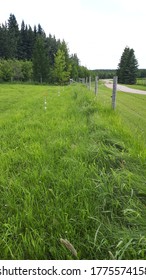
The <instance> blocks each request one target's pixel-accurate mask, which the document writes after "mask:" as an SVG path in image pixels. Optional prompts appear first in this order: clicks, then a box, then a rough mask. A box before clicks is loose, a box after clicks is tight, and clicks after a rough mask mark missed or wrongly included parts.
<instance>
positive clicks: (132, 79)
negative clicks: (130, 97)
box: [117, 47, 138, 84]
mask: <svg viewBox="0 0 146 280" xmlns="http://www.w3.org/2000/svg"><path fill="white" fill-rule="evenodd" d="M137 70H138V61H137V59H136V57H135V54H134V50H133V49H130V48H129V47H126V48H125V49H124V51H123V53H122V56H121V59H120V63H119V64H118V69H117V76H118V82H119V83H121V84H135V83H136V77H137Z"/></svg>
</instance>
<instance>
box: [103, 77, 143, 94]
mask: <svg viewBox="0 0 146 280" xmlns="http://www.w3.org/2000/svg"><path fill="white" fill-rule="evenodd" d="M103 81H104V83H105V86H106V87H108V88H111V89H112V88H113V81H112V80H103ZM117 90H118V91H124V92H128V93H135V94H146V90H139V89H133V88H129V87H126V86H123V85H119V84H117Z"/></svg>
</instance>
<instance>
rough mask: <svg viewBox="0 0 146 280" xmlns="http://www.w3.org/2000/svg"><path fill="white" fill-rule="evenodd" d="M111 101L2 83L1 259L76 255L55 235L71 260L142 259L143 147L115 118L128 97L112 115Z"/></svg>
mask: <svg viewBox="0 0 146 280" xmlns="http://www.w3.org/2000/svg"><path fill="white" fill-rule="evenodd" d="M122 94H123V93H122ZM110 95H111V93H110V90H109V89H105V87H104V86H103V85H100V89H99V94H98V97H97V99H95V98H94V95H93V92H89V91H88V90H87V89H86V88H85V87H84V86H82V85H72V86H68V87H60V88H59V87H47V86H26V85H1V87H0V101H1V108H2V110H1V135H2V139H1V164H0V166H1V167H0V168H1V172H0V174H1V175H0V183H1V186H0V207H1V217H0V258H1V259H58V260H60V259H75V258H76V257H75V256H73V255H72V254H71V252H70V251H69V250H68V249H67V248H65V247H63V245H62V243H61V242H60V238H62V239H67V240H68V241H69V242H71V243H72V245H73V246H74V247H75V249H76V250H77V254H78V255H77V258H78V259H146V235H145V231H146V220H145V216H146V203H145V198H146V188H145V183H146V174H145V170H146V149H145V144H144V140H143V137H142V136H141V132H140V130H139V135H138V133H137V134H136V135H134V130H133V128H132V131H133V132H132V131H130V129H129V128H128V125H129V116H130V113H131V111H130V110H129V111H128V112H129V115H128V117H127V118H126V117H125V120H124V119H123V120H124V122H123V120H122V118H123V117H124V114H125V115H126V114H127V111H126V110H124V108H125V106H124V104H123V101H124V98H125V100H127V101H126V102H127V103H128V104H129V107H130V106H133V98H134V97H133V95H130V94H129V95H126V96H125V95H124V94H123V95H120V94H119V95H118V102H121V104H123V109H122V110H121V111H120V108H119V107H117V112H113V111H112V110H111V108H110ZM137 100H138V102H139V104H140V103H141V104H143V106H144V104H145V102H146V99H145V97H144V98H143V97H141V96H139V97H138V99H137ZM44 103H45V104H44ZM46 103H47V104H46ZM45 107H47V109H45ZM139 114H141V115H142V114H144V111H140V107H139V106H138V107H137V108H136V111H135V115H134V116H135V117H134V118H133V116H132V115H131V119H132V120H133V126H134V123H135V126H136V125H137V121H138V119H139ZM136 120H137V121H136ZM143 121H144V122H145V121H146V118H145V116H144V115H143ZM139 126H140V124H139ZM142 126H143V125H142ZM145 127H146V125H144V126H143V130H144V131H145Z"/></svg>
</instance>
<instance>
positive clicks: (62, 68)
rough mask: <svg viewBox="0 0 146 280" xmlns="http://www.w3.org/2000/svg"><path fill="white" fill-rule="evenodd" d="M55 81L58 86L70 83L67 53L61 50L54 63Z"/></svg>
mask: <svg viewBox="0 0 146 280" xmlns="http://www.w3.org/2000/svg"><path fill="white" fill-rule="evenodd" d="M53 74H54V80H55V82H56V83H58V84H64V83H66V82H68V81H69V77H70V65H67V63H66V60H65V53H64V51H63V50H61V49H59V50H58V51H57V53H56V55H55V63H54V72H53Z"/></svg>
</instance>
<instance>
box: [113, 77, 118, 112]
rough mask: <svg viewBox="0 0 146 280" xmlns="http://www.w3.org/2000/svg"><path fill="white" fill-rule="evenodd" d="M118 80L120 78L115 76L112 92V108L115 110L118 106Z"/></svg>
mask: <svg viewBox="0 0 146 280" xmlns="http://www.w3.org/2000/svg"><path fill="white" fill-rule="evenodd" d="M117 80H118V77H117V76H114V78H113V94H112V108H113V110H115V108H116V95H117Z"/></svg>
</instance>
